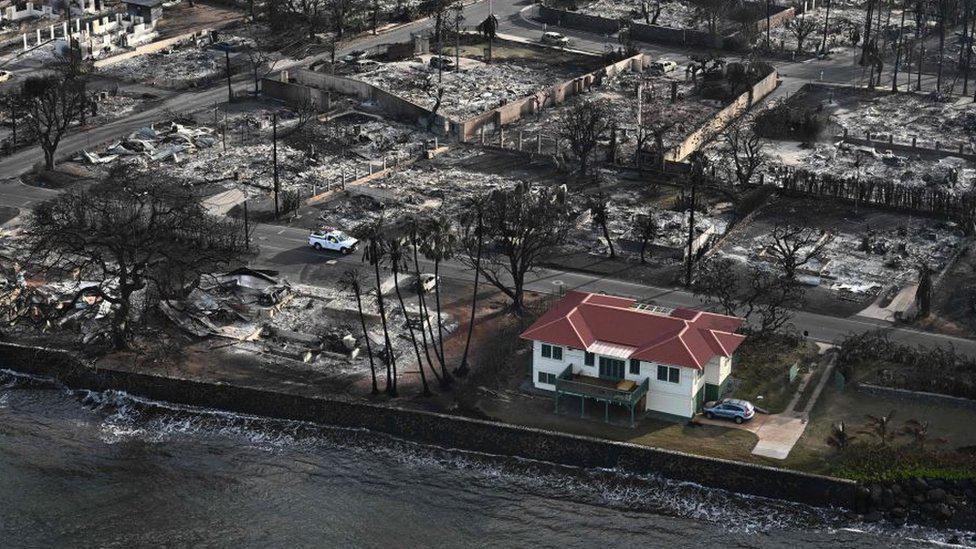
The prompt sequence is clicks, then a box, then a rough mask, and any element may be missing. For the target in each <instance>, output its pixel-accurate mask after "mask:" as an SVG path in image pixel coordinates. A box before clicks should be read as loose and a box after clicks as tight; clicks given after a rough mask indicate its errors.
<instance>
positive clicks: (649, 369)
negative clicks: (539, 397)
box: [532, 341, 727, 418]
mask: <svg viewBox="0 0 976 549" xmlns="http://www.w3.org/2000/svg"><path fill="white" fill-rule="evenodd" d="M562 349H563V358H562V360H553V359H551V358H545V357H543V356H542V343H541V342H539V341H533V342H532V384H533V386H534V387H536V388H537V389H543V390H546V391H555V390H556V386H555V385H553V384H551V383H542V382H540V381H539V372H546V373H549V374H553V375H559V374H561V373H562V372H563V370H565V369H566V366H568V365H570V364H572V365H573V372H574V373H577V374H582V375H587V376H593V377H599V376H600V357H599V355H597V356H596V357H594V360H593V365H592V366H586V365H585V357H584V351H583V350H581V349H570V348H567V347H563V348H562ZM726 360H727V359H726ZM657 366H658V365H657V364H656V363H653V362H641V367H640V374H638V375H635V374H631V373H630V361H629V360H625V361H624V378H625V379H629V380H632V381H634V382H636V383H641V382H642V381H644V379H645V378H647V379H649V380H650V381H649V390H648V393H647V397H646V399H645V400H646V403H647V404H646V409H647V410H650V411H655V412H661V413H665V414H671V415H675V416H681V417H688V418H690V417H692V416H694V415H695V394H696V393H697V392H698V390H699V389H700V388H701V387H703V386H704V384H705V381H706V378H707V377H708V375H707V374H708V370H706V372H705V375H702V376H699V375H698V370H695V369H692V368H680V367H679V368H678V370H679V372H680V373H681V375H680V378H679V379H680V382H679V383H671V382H669V381H658V379H657ZM716 371H718V365H716ZM726 375H727V374H726ZM723 379H724V378H723ZM709 383H711V381H709Z"/></svg>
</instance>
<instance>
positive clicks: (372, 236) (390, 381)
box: [353, 214, 397, 397]
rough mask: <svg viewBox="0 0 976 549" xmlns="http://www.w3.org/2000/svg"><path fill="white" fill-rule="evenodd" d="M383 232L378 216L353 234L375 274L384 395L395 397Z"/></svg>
mask: <svg viewBox="0 0 976 549" xmlns="http://www.w3.org/2000/svg"><path fill="white" fill-rule="evenodd" d="M384 230H385V227H384V223H383V215H382V214H380V217H379V218H378V219H377V220H376V221H375V222H366V223H363V224H362V225H360V226H359V227H357V228H356V229H355V230H354V231H353V232H354V234H355V235H356V236H357V237H358V238H359V240H362V241H365V242H366V249H365V250H364V251H363V261H365V262H368V263H369V264H370V265H372V266H373V272H374V273H375V274H376V305H377V307H378V308H379V310H380V321H381V322H382V324H383V341H384V344H385V345H386V356H385V362H386V394H388V395H390V396H391V397H396V396H397V367H396V355H395V354H394V352H393V344H392V342H391V341H390V329H389V326H388V325H387V322H386V305H385V304H384V301H383V290H382V281H381V280H380V265H381V264H383V263H384V262H385V261H386V251H385V249H384V245H383V244H384V243H383V232H384Z"/></svg>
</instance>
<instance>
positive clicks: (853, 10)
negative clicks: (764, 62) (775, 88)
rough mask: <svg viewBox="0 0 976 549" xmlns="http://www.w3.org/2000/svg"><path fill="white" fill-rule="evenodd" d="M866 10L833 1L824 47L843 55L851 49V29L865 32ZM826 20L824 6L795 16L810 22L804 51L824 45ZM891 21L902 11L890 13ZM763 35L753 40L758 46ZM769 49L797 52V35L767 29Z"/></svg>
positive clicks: (786, 29)
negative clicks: (810, 26) (812, 26)
mask: <svg viewBox="0 0 976 549" xmlns="http://www.w3.org/2000/svg"><path fill="white" fill-rule="evenodd" d="M866 15H867V11H865V9H864V5H863V2H833V3H832V4H831V6H830V28H829V29H828V32H827V48H828V49H832V48H833V49H835V52H834V53H842V52H843V51H844V50H845V49H846V48H853V47H855V46H856V44H852V42H851V33H852V32H853V31H854V29H857V32H863V31H864V18H865V17H866ZM826 17H827V9H826V8H825V7H824V6H823V5H819V6H817V7H816V8H814V9H812V10H809V11H807V12H805V13H803V14H800V15H797V16H796V21H797V22H799V21H804V20H805V21H812V22H813V25H814V29H815V30H814V31H813V32H811V33H810V34H809V35H807V36H806V38H804V40H803V51H804V52H807V53H810V52H814V51H816V50H817V49H819V48H820V44H821V43H822V42H823V26H824V19H825V18H826ZM891 17H892V21H896V22H897V21H900V19H901V12H900V11H898V10H892V14H891ZM765 41H766V33H765V32H761V33H759V35H758V36H757V37H756V43H757V44H765ZM769 41H770V47H771V48H773V49H781V50H785V51H794V50H796V44H797V40H796V33H795V32H794V31H793V30H792V29H791V27H790V25H789V24H787V25H779V26H775V27H773V28H771V29H769Z"/></svg>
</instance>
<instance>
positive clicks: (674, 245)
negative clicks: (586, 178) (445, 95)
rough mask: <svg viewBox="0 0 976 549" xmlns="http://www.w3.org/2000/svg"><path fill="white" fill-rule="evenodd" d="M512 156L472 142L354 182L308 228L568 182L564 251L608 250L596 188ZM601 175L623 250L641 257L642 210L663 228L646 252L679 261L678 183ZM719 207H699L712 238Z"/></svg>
mask: <svg viewBox="0 0 976 549" xmlns="http://www.w3.org/2000/svg"><path fill="white" fill-rule="evenodd" d="M511 163H512V158H511V157H509V156H507V155H503V154H502V155H496V154H494V153H490V152H483V151H480V150H478V149H476V148H471V147H465V148H461V149H456V150H452V151H448V152H447V153H444V154H442V155H440V156H438V157H437V158H436V159H435V160H433V161H431V162H425V163H419V164H415V165H414V166H411V167H410V168H407V169H404V170H400V171H398V172H396V173H393V174H391V175H389V176H387V177H384V178H381V179H374V180H372V181H369V182H368V183H365V184H363V185H358V186H356V187H354V188H352V187H350V188H347V192H346V196H344V197H342V198H337V199H334V200H331V201H329V202H328V203H327V204H325V205H322V206H321V207H318V208H316V209H315V211H316V212H317V217H312V218H311V219H308V220H306V221H305V223H306V224H309V227H312V226H314V225H315V223H319V224H321V223H328V224H331V225H335V226H338V227H343V228H347V229H349V228H352V227H355V226H356V225H358V224H360V223H363V222H365V221H370V220H374V219H376V218H377V217H378V216H379V215H380V214H381V213H383V212H388V211H390V210H397V211H401V212H405V213H409V214H426V215H437V216H450V217H454V218H457V217H460V216H462V215H463V213H464V210H463V207H464V204H465V202H466V200H468V199H470V198H474V197H476V196H480V195H484V194H486V193H488V192H490V191H492V190H494V189H509V188H512V187H514V186H515V185H517V184H518V183H520V182H531V183H533V184H534V185H548V186H556V185H568V186H573V189H574V190H573V192H572V195H573V196H575V197H576V201H575V206H576V207H577V208H578V209H579V212H580V213H579V217H578V219H577V223H576V227H575V229H574V230H573V232H572V234H570V235H569V237H568V238H567V242H566V244H565V245H564V246H563V247H562V248H561V249H560V250H559V251H558V253H559V254H574V253H589V254H594V255H601V256H602V255H605V254H606V253H607V244H606V241H605V240H604V237H603V232H602V228H601V227H599V226H596V225H594V223H593V221H592V216H591V214H590V211H589V210H588V209H587V207H586V202H585V197H586V196H587V194H590V193H592V192H594V191H595V190H596V189H579V188H576V187H575V186H574V185H575V184H574V183H567V181H566V180H565V178H560V177H554V176H553V175H552V172H551V166H547V165H544V164H541V163H540V164H537V165H534V166H532V165H521V166H520V168H518V169H516V170H511V169H510V168H508V167H509V166H511ZM526 164H527V163H526ZM601 179H602V180H603V181H604V183H603V186H602V187H601V188H602V189H603V191H604V192H605V193H606V196H607V197H608V217H609V221H608V229H609V231H610V237H611V239H613V241H614V246H615V250H616V251H617V253H618V255H619V256H620V257H621V258H623V259H633V260H637V259H638V258H639V255H640V242H639V237H638V236H637V235H636V234H635V220H636V218H637V216H638V214H648V215H651V216H653V217H654V219H655V220H656V222H657V226H658V228H659V230H658V234H657V235H656V237H655V238H654V239H652V240H651V241H650V242H649V245H648V249H647V256H648V257H650V258H655V259H657V260H660V261H662V262H674V261H676V260H677V261H679V262H680V260H681V258H682V257H683V254H684V249H685V247H686V246H687V237H688V213H687V210H686V209H683V208H681V207H678V206H677V205H676V204H677V203H678V202H680V200H679V198H678V196H677V193H676V192H674V191H673V189H669V190H668V192H664V191H663V190H662V189H660V188H651V187H648V185H646V184H645V183H643V182H637V181H625V180H622V179H619V178H618V177H617V176H616V175H614V174H613V173H612V172H606V173H605V174H604V175H603V176H602V178H601ZM713 206H716V205H710V206H708V210H709V212H708V213H706V212H700V213H698V214H697V215H696V219H695V226H696V233H697V234H698V235H702V234H705V233H707V234H708V235H711V236H710V237H706V238H717V237H718V236H720V235H722V234H724V233H725V230H726V228H727V226H728V223H729V220H730V219H731V216H730V214H728V213H726V210H725V209H724V208H722V207H713Z"/></svg>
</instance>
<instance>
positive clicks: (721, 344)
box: [521, 291, 745, 421]
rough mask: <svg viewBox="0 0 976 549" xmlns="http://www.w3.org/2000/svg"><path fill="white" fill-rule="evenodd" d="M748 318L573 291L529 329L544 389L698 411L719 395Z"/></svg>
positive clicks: (645, 407) (667, 410) (538, 383)
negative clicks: (740, 329) (745, 319)
mask: <svg viewBox="0 0 976 549" xmlns="http://www.w3.org/2000/svg"><path fill="white" fill-rule="evenodd" d="M743 322H744V320H743V319H741V318H737V317H732V316H727V315H721V314H715V313H710V312H706V311H698V310H694V309H683V308H679V309H668V308H664V307H658V306H653V305H647V304H643V303H638V302H637V301H635V300H633V299H628V298H624V297H616V296H611V295H603V294H591V293H585V292H577V291H571V292H569V293H567V294H566V295H565V297H563V298H562V299H560V300H559V302H557V303H556V304H555V305H554V306H553V307H552V308H551V309H549V311H548V312H546V314H544V315H543V316H542V317H541V318H539V320H537V321H536V322H535V323H534V324H533V325H532V326H530V327H529V329H527V330H526V331H525V332H523V333H522V336H521V337H522V338H523V339H527V340H530V341H532V342H533V349H532V381H533V384H534V386H535V387H536V388H537V389H543V390H547V391H553V392H555V396H556V408H557V410H558V409H559V398H560V397H562V396H575V397H581V399H580V406H581V413H582V411H583V409H584V407H585V405H586V402H587V401H588V400H595V401H597V402H599V403H602V404H604V409H605V413H606V415H607V418H609V405H610V404H614V405H621V406H624V407H625V408H628V409H629V410H630V412H631V421H633V418H634V413H635V412H641V411H653V412H660V413H662V414H667V415H670V416H677V417H682V418H691V417H693V416H694V415H695V413H697V412H698V411H699V410H700V409H701V407H702V405H703V404H704V402H705V401H707V400H715V399H717V398H718V397H719V396H720V395H721V393H722V390H723V387H724V385H725V383H726V380H727V378H728V376H729V373H730V372H731V371H732V355H733V354H734V353H735V350H736V349H737V348H738V347H739V345H740V344H741V343H742V342H743V341H744V340H745V336H743V335H740V334H737V333H735V332H736V330H738V329H739V328H740V327H741V326H742V324H743Z"/></svg>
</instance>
